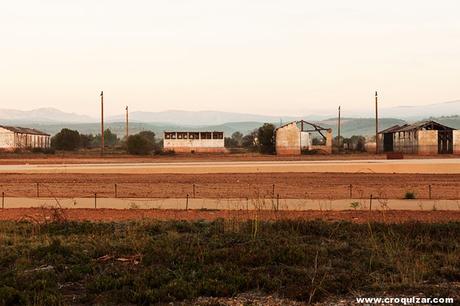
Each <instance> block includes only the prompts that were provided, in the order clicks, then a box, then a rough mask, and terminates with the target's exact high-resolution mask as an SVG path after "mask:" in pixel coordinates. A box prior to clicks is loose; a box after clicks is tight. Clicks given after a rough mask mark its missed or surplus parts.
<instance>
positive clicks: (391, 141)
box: [378, 120, 460, 155]
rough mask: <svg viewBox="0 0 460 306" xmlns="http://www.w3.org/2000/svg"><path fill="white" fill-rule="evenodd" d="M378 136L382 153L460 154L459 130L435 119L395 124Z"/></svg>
mask: <svg viewBox="0 0 460 306" xmlns="http://www.w3.org/2000/svg"><path fill="white" fill-rule="evenodd" d="M378 138H379V139H378V141H379V151H380V153H383V152H400V153H410V154H421V155H435V154H460V133H459V131H458V130H456V129H453V128H451V127H448V126H445V125H443V124H441V123H438V122H436V121H433V120H425V121H419V122H416V123H413V124H405V125H402V126H399V125H395V126H392V127H390V128H388V129H385V130H383V131H380V132H379V135H378Z"/></svg>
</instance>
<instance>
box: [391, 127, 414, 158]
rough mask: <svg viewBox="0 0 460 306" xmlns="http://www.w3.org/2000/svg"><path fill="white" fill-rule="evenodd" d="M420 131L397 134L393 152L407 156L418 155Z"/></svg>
mask: <svg viewBox="0 0 460 306" xmlns="http://www.w3.org/2000/svg"><path fill="white" fill-rule="evenodd" d="M418 132H419V131H411V132H396V133H394V135H393V150H394V152H400V153H405V154H417V152H418V149H419V147H418V141H419V140H418V137H417V134H418Z"/></svg>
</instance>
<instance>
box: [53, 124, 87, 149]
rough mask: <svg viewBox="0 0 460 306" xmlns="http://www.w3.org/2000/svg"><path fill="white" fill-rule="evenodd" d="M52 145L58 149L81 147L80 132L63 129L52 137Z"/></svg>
mask: <svg viewBox="0 0 460 306" xmlns="http://www.w3.org/2000/svg"><path fill="white" fill-rule="evenodd" d="M51 147H52V148H53V149H56V150H64V151H74V150H76V149H78V148H79V147H80V133H78V131H74V130H70V129H62V130H61V131H60V132H59V133H57V134H56V135H54V136H53V138H51Z"/></svg>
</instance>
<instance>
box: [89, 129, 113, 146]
mask: <svg viewBox="0 0 460 306" xmlns="http://www.w3.org/2000/svg"><path fill="white" fill-rule="evenodd" d="M93 143H94V145H95V146H100V145H101V134H97V135H96V137H94V141H93ZM117 143H118V137H117V134H115V133H112V131H111V130H110V129H106V130H105V131H104V146H105V147H113V146H115V145H116V144H117Z"/></svg>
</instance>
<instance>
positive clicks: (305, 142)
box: [300, 132, 312, 150]
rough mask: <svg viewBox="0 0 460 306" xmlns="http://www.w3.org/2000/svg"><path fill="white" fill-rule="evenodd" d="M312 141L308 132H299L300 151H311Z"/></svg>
mask: <svg viewBox="0 0 460 306" xmlns="http://www.w3.org/2000/svg"><path fill="white" fill-rule="evenodd" d="M311 146H312V140H311V135H310V133H309V132H300V149H301V150H311Z"/></svg>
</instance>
